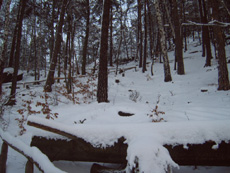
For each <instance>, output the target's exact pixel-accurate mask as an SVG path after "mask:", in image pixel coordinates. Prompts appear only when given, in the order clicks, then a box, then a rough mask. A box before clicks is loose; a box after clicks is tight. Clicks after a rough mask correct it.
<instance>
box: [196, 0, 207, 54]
mask: <svg viewBox="0 0 230 173" xmlns="http://www.w3.org/2000/svg"><path fill="white" fill-rule="evenodd" d="M198 2H199V9H200V20H201V23H204V14H203V10H202V4H201V0H198ZM204 35H205V30H204V26H202V57H205V51H206V50H205V41H204V40H205V37H204Z"/></svg>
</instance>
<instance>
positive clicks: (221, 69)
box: [210, 0, 230, 90]
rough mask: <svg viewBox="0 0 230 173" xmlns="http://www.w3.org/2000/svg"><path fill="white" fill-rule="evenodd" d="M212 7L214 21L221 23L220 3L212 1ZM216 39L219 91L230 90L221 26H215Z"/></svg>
mask: <svg viewBox="0 0 230 173" xmlns="http://www.w3.org/2000/svg"><path fill="white" fill-rule="evenodd" d="M210 3H211V7H212V17H213V20H217V21H219V5H220V4H219V2H218V1H216V0H210ZM213 33H214V39H215V42H216V44H217V58H218V64H219V66H218V90H229V89H230V84H229V78H228V66H227V62H226V53H225V41H224V40H225V39H224V38H225V37H224V33H223V31H222V28H221V27H220V26H213Z"/></svg>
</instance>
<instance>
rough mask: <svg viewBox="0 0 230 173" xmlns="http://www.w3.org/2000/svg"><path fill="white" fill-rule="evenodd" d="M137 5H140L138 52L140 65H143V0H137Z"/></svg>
mask: <svg viewBox="0 0 230 173" xmlns="http://www.w3.org/2000/svg"><path fill="white" fill-rule="evenodd" d="M137 7H138V9H137V10H138V26H137V27H138V31H137V32H138V33H137V40H138V41H137V45H138V47H137V52H138V53H139V67H140V68H141V67H142V63H143V62H142V61H143V60H142V59H143V58H142V50H143V46H142V42H143V35H142V14H141V10H142V2H141V0H137Z"/></svg>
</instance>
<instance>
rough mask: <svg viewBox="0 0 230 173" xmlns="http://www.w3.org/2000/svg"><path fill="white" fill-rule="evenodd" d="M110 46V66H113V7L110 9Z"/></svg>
mask: <svg viewBox="0 0 230 173" xmlns="http://www.w3.org/2000/svg"><path fill="white" fill-rule="evenodd" d="M109 38H110V45H109V47H110V48H109V65H110V66H111V67H112V66H113V7H112V3H111V7H110V31H109Z"/></svg>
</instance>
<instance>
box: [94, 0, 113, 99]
mask: <svg viewBox="0 0 230 173" xmlns="http://www.w3.org/2000/svg"><path fill="white" fill-rule="evenodd" d="M110 3H111V1H110V0H104V5H103V15H102V27H101V28H102V29H101V47H100V60H99V73H98V85H97V101H98V103H101V102H108V69H107V68H108V67H107V66H108V63H107V62H108V58H107V54H108V52H107V51H108V30H109V17H108V16H109V12H110Z"/></svg>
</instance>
